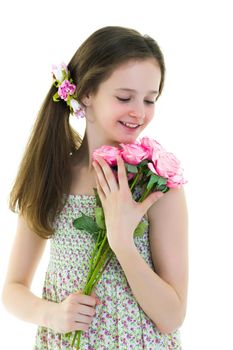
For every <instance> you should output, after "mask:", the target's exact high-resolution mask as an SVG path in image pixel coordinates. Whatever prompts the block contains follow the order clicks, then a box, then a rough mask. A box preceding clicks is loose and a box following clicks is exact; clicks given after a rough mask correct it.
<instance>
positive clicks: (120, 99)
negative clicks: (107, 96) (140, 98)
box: [117, 97, 155, 104]
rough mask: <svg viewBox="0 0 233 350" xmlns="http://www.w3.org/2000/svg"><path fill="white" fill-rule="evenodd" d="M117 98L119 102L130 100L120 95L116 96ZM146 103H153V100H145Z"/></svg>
mask: <svg viewBox="0 0 233 350" xmlns="http://www.w3.org/2000/svg"><path fill="white" fill-rule="evenodd" d="M117 99H118V100H119V101H121V102H128V101H130V98H121V97H117ZM145 102H146V103H148V104H154V103H155V101H145Z"/></svg>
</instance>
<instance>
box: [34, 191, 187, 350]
mask: <svg viewBox="0 0 233 350" xmlns="http://www.w3.org/2000/svg"><path fill="white" fill-rule="evenodd" d="M95 205H96V198H95V196H94V195H84V194H78V195H68V196H67V201H66V204H65V206H64V208H63V210H62V211H61V213H60V214H59V215H58V216H57V217H56V219H55V221H54V228H55V234H54V235H53V237H52V238H51V240H50V260H49V264H48V268H47V271H46V275H45V280H44V286H43V293H42V297H43V298H44V299H47V300H50V301H53V302H56V303H59V302H61V301H63V300H64V299H65V298H66V297H68V296H69V295H70V293H74V292H76V291H77V290H83V288H84V286H85V283H86V278H87V275H88V267H89V261H90V257H91V252H92V251H93V248H94V245H95V242H94V238H93V237H92V235H91V234H90V233H87V232H85V231H81V230H77V229H75V228H74V227H73V224H72V223H73V220H74V219H75V218H77V217H79V216H80V215H81V211H82V212H83V213H84V214H86V215H91V216H93V217H94V207H95ZM142 220H147V219H146V217H145V216H144V217H143V218H142ZM148 234H149V232H148V229H147V230H146V231H145V233H144V235H143V236H142V237H135V238H134V242H135V245H136V247H137V249H138V251H139V253H140V254H141V256H142V257H143V258H144V260H145V261H146V262H147V264H148V265H149V266H150V267H151V268H152V269H153V270H154V267H153V262H152V259H151V254H150V247H149V237H148ZM141 278H142V283H143V276H141ZM95 293H96V295H97V296H98V297H99V299H100V300H101V302H102V304H100V305H96V315H95V316H94V319H93V321H92V323H91V325H90V327H89V329H88V330H87V331H86V332H82V335H81V344H80V350H117V349H119V350H130V349H133V350H143V349H145V350H181V349H182V348H181V340H180V331H179V329H177V330H176V331H174V332H173V333H169V334H164V333H161V332H160V331H159V329H158V328H157V327H156V325H155V324H154V323H153V322H152V320H151V319H150V318H149V317H148V316H147V315H146V314H145V313H144V311H143V310H142V309H141V307H140V305H139V304H138V303H137V300H136V299H135V297H134V295H133V294H132V291H131V288H130V286H129V284H128V281H127V279H126V276H125V274H124V271H123V269H122V268H121V265H120V264H119V262H118V260H117V258H116V256H115V255H113V257H112V259H111V261H110V263H109V264H108V266H107V268H106V269H105V271H104V272H103V275H102V276H101V278H100V280H99V282H98V283H97V285H96V287H95ZM71 340H72V337H71V338H70V340H68V339H67V338H66V337H65V336H64V334H59V333H56V332H54V331H53V330H52V329H50V328H45V327H41V326H38V329H37V334H36V339H35V345H34V348H33V350H58V349H62V350H68V349H69V350H72V347H71ZM74 349H75V347H74Z"/></svg>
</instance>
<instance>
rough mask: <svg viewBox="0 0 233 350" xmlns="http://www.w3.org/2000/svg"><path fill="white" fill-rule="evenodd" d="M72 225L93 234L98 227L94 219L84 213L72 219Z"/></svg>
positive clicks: (96, 231)
mask: <svg viewBox="0 0 233 350" xmlns="http://www.w3.org/2000/svg"><path fill="white" fill-rule="evenodd" d="M73 225H74V227H75V228H76V229H78V230H84V231H87V232H89V233H91V234H94V235H96V234H97V233H98V231H99V227H98V225H97V224H96V222H95V221H94V219H93V218H92V217H90V216H87V215H85V214H84V213H82V215H81V216H80V217H79V218H77V219H75V220H74V221H73Z"/></svg>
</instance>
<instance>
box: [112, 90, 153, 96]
mask: <svg viewBox="0 0 233 350" xmlns="http://www.w3.org/2000/svg"><path fill="white" fill-rule="evenodd" d="M116 90H123V91H131V92H137V91H136V90H134V89H129V88H118V89H116ZM148 94H155V95H156V94H158V91H156V90H151V91H148Z"/></svg>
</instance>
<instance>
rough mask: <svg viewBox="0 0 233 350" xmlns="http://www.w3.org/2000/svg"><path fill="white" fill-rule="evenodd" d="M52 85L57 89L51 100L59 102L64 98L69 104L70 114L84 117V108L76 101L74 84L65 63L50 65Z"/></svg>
mask: <svg viewBox="0 0 233 350" xmlns="http://www.w3.org/2000/svg"><path fill="white" fill-rule="evenodd" d="M52 76H53V85H54V86H55V87H56V88H58V91H57V92H56V93H55V94H54V95H53V101H54V102H59V101H60V100H64V101H65V102H66V104H67V106H69V108H70V111H71V114H73V115H74V116H75V117H77V118H84V117H85V109H84V107H82V106H81V105H80V103H79V102H78V101H77V95H76V93H75V92H76V86H75V85H74V84H73V79H72V78H71V77H70V71H69V70H68V68H67V66H66V65H65V63H61V64H60V65H58V66H55V65H52Z"/></svg>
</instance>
